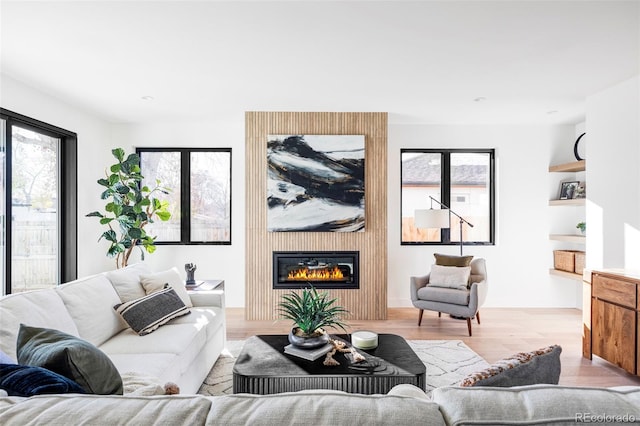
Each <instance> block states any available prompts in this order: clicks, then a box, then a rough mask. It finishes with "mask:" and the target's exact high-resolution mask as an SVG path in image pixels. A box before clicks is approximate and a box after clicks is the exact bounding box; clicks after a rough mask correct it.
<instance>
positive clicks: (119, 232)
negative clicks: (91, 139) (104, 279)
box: [86, 148, 171, 268]
mask: <svg viewBox="0 0 640 426" xmlns="http://www.w3.org/2000/svg"><path fill="white" fill-rule="evenodd" d="M111 153H112V154H113V156H114V157H115V158H116V160H117V163H115V164H113V165H112V166H111V167H110V168H109V170H108V171H107V172H106V177H105V178H103V179H98V184H99V185H100V186H102V187H104V188H105V189H104V190H103V192H102V194H100V198H101V199H102V200H106V201H107V204H106V205H105V207H104V210H105V211H104V212H99V211H94V212H91V213H89V214H87V215H86V216H87V217H97V218H99V219H100V224H101V225H106V226H107V228H108V229H107V230H106V231H104V232H103V233H102V234H101V235H100V238H98V241H100V240H102V239H103V238H104V239H105V240H107V241H108V242H109V243H110V245H109V248H108V249H107V256H109V257H115V259H116V266H117V267H118V268H122V267H125V266H127V264H128V262H129V257H130V256H131V252H132V251H133V249H134V248H135V247H138V248H139V249H140V253H141V257H142V260H144V251H145V250H146V251H147V253H153V252H154V251H155V249H156V247H155V239H156V237H153V236H150V235H148V234H147V233H146V231H145V230H144V227H145V226H146V225H147V224H149V223H153V222H154V220H155V219H156V218H157V219H159V220H161V221H167V220H169V219H170V218H171V213H170V212H169V211H168V209H167V208H168V207H169V203H168V202H167V201H161V200H159V199H157V198H155V197H154V195H155V194H158V193H162V194H168V193H169V191H170V190H169V189H168V188H165V187H163V186H162V185H161V183H160V181H159V180H156V185H155V187H153V188H149V187H148V186H146V185H142V179H143V176H142V174H141V173H140V156H138V154H129V155H128V156H126V157H125V152H124V150H123V149H122V148H116V149H113V150H112V151H111ZM143 248H144V250H143Z"/></svg>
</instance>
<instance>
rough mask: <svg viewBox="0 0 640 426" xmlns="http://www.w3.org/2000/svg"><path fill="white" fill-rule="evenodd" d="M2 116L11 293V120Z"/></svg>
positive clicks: (6, 261) (6, 260)
mask: <svg viewBox="0 0 640 426" xmlns="http://www.w3.org/2000/svg"><path fill="white" fill-rule="evenodd" d="M2 118H3V119H4V120H5V121H4V130H5V135H4V136H5V138H4V140H5V177H4V183H5V188H6V191H5V203H4V205H5V216H4V218H3V220H4V228H5V229H4V230H5V234H4V238H5V240H4V241H3V243H4V249H5V258H4V265H5V269H4V272H5V273H4V279H5V282H4V284H5V285H4V287H5V288H4V294H11V247H12V244H11V241H12V239H11V233H12V229H11V228H12V226H11V225H12V224H11V217H13V213H12V209H13V206H12V203H11V194H12V191H11V163H12V161H11V158H12V149H11V120H10V118H9V117H7V116H5V115H4V114H3V115H2Z"/></svg>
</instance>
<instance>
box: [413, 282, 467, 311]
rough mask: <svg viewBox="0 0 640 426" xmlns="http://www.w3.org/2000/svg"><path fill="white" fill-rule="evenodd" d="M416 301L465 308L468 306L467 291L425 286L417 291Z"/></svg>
mask: <svg viewBox="0 0 640 426" xmlns="http://www.w3.org/2000/svg"><path fill="white" fill-rule="evenodd" d="M418 299H422V300H429V301H431V302H442V303H449V304H454V305H461V306H467V305H468V304H469V291H468V290H455V289H453V288H442V287H432V286H426V287H422V288H421V289H419V290H418Z"/></svg>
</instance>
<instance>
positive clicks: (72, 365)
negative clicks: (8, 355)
mask: <svg viewBox="0 0 640 426" xmlns="http://www.w3.org/2000/svg"><path fill="white" fill-rule="evenodd" d="M16 343H17V354H18V363H19V364H21V365H30V366H33V367H42V368H46V369H47V370H50V371H53V372H54V373H58V374H60V375H62V376H64V377H66V378H67V379H70V380H73V381H74V382H76V383H77V384H78V385H80V386H81V387H82V389H84V391H85V392H86V393H93V394H97V395H122V378H120V373H118V370H117V369H116V367H115V365H113V362H111V360H110V359H109V357H108V356H107V355H106V354H105V353H104V352H102V351H101V350H100V349H98V348H96V347H95V346H94V345H92V344H91V343H89V342H87V341H86V340H82V339H80V338H79V337H76V336H72V335H70V334H67V333H64V332H62V331H60V330H54V329H51V328H39V327H29V326H26V325H24V324H20V330H19V331H18V338H17V342H16Z"/></svg>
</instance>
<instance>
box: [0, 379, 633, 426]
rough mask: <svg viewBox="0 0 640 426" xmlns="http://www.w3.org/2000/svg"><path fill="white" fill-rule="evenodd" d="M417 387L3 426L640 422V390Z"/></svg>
mask: <svg viewBox="0 0 640 426" xmlns="http://www.w3.org/2000/svg"><path fill="white" fill-rule="evenodd" d="M432 396H433V399H432V400H429V399H428V398H427V396H426V395H425V393H424V392H422V391H421V390H420V389H418V388H416V387H413V386H412V385H398V386H396V387H395V388H393V389H392V390H391V391H390V392H389V394H387V395H359V394H348V393H344V392H339V391H328V390H327V391H323V390H309V391H299V392H293V393H281V394H274V395H248V394H238V395H227V396H213V397H211V396H210V397H205V396H202V395H194V396H185V395H171V396H164V395H163V396H146V397H145V396H126V395H125V396H112V395H108V396H100V395H72V394H67V395H39V396H33V397H30V398H19V397H5V398H0V424H3V425H21V426H23V425H43V426H44V425H46V426H51V425H75V424H84V425H92V426H99V425H129V424H130V425H136V426H145V425H189V426H196V425H224V426H232V425H248V426H271V425H273V426H282V425H301V426H311V425H313V426H322V425H331V426H335V425H348V426H357V425H363V426H365V425H366V426H374V425H392V426H404V425H434V426H440V425H485V426H486V425H571V424H582V423H595V424H600V425H619V424H629V423H635V424H637V423H638V422H640V387H633V388H628V389H603V388H577V387H565V386H556V385H534V386H521V387H513V388H488V387H471V388H462V387H460V388H455V387H446V388H439V389H436V390H434V391H433V395H432Z"/></svg>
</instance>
